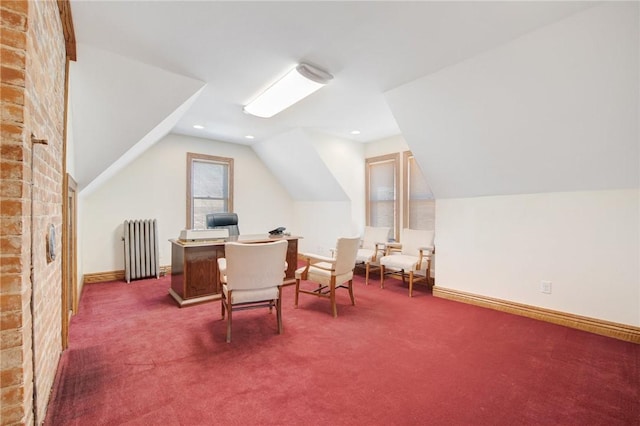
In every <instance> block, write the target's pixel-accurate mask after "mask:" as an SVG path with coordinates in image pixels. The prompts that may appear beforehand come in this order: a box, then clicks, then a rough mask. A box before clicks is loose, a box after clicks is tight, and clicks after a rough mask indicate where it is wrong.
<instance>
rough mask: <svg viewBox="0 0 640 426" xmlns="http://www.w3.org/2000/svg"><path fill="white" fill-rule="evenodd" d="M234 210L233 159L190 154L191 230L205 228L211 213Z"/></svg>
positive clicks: (188, 207) (188, 179)
mask: <svg viewBox="0 0 640 426" xmlns="http://www.w3.org/2000/svg"><path fill="white" fill-rule="evenodd" d="M232 211H233V158H226V157H216V156H213V155H204V154H194V153H191V152H189V153H187V228H189V229H204V228H206V227H207V225H206V216H207V214H209V213H224V212H232Z"/></svg>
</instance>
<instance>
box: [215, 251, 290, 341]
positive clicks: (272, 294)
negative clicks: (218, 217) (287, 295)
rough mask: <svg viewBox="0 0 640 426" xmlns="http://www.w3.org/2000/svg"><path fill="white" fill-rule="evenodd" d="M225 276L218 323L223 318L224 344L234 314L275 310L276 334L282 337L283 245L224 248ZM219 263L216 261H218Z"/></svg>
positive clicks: (284, 253) (223, 277)
mask: <svg viewBox="0 0 640 426" xmlns="http://www.w3.org/2000/svg"><path fill="white" fill-rule="evenodd" d="M224 251H225V258H226V261H225V262H226V275H222V274H221V276H220V281H221V283H222V295H221V296H222V297H221V299H220V300H221V309H222V319H224V317H225V313H226V316H227V342H231V321H232V313H233V312H234V311H238V310H243V309H253V308H261V307H266V308H269V312H271V310H272V309H273V307H274V306H275V308H276V314H277V319H276V320H277V324H278V334H281V333H282V329H283V327H282V309H281V305H282V303H281V296H282V284H283V280H284V275H285V268H284V267H283V265H285V264H286V263H285V258H286V256H287V241H286V240H281V241H276V242H269V243H257V244H242V243H227V244H225V246H224ZM222 260H223V259H219V261H222Z"/></svg>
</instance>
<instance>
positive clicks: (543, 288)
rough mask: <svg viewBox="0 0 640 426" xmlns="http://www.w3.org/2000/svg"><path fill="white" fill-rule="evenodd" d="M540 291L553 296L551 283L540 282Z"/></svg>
mask: <svg viewBox="0 0 640 426" xmlns="http://www.w3.org/2000/svg"><path fill="white" fill-rule="evenodd" d="M540 291H541V292H542V293H545V294H551V281H540Z"/></svg>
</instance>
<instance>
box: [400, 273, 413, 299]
mask: <svg viewBox="0 0 640 426" xmlns="http://www.w3.org/2000/svg"><path fill="white" fill-rule="evenodd" d="M402 276H403V277H404V274H402ZM403 281H404V280H403ZM409 297H413V271H409Z"/></svg>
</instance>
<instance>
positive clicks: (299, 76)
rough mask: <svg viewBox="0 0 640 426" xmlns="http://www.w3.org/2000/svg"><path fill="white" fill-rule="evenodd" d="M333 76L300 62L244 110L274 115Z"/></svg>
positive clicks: (266, 116) (263, 114)
mask: <svg viewBox="0 0 640 426" xmlns="http://www.w3.org/2000/svg"><path fill="white" fill-rule="evenodd" d="M332 78H333V76H332V75H331V74H329V73H327V72H326V71H323V70H321V69H318V68H315V67H313V66H311V65H308V64H299V65H298V66H296V67H295V68H294V69H292V70H291V71H289V72H288V73H287V74H286V75H285V76H284V77H282V78H281V79H280V80H278V81H276V82H275V83H274V84H273V85H272V86H271V87H269V88H268V89H267V90H265V91H264V92H262V93H261V94H260V95H258V97H256V98H255V99H254V100H252V101H251V102H249V103H248V104H247V105H245V107H244V112H246V113H249V114H251V115H255V116H257V117H262V118H269V117H273V116H274V115H276V114H277V113H279V112H280V111H282V110H285V109H287V108H289V107H290V106H291V105H293V104H295V103H296V102H298V101H300V100H301V99H303V98H305V97H307V96H309V95H310V94H312V93H313V92H315V91H316V90H318V89H319V88H321V87H322V86H324V85H325V84H327V83H328V82H329V81H330V80H331V79H332Z"/></svg>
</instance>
